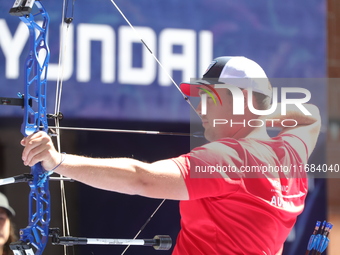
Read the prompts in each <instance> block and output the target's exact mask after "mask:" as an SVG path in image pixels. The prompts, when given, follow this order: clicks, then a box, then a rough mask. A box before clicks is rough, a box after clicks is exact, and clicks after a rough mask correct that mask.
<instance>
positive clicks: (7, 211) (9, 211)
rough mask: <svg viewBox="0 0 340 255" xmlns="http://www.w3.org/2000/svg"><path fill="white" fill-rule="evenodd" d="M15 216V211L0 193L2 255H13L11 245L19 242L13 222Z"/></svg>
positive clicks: (0, 251) (0, 241)
mask: <svg viewBox="0 0 340 255" xmlns="http://www.w3.org/2000/svg"><path fill="white" fill-rule="evenodd" d="M14 216H15V211H14V210H13V208H12V207H11V206H10V205H9V203H8V199H7V197H6V196H5V195H4V194H2V193H0V255H12V254H13V251H12V250H11V249H10V247H9V244H10V243H12V242H15V241H16V240H17V237H16V235H15V230H14V224H13V221H12V218H13V217H14Z"/></svg>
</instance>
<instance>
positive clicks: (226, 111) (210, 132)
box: [196, 88, 243, 142]
mask: <svg viewBox="0 0 340 255" xmlns="http://www.w3.org/2000/svg"><path fill="white" fill-rule="evenodd" d="M215 90H216V92H217V93H218V94H219V96H220V98H221V102H222V104H221V103H220V102H219V101H218V100H216V102H214V100H213V98H212V97H211V96H209V94H207V95H206V96H207V103H206V108H207V111H206V114H204V115H202V114H201V103H200V104H199V105H198V107H197V109H196V110H197V112H198V113H199V114H200V115H201V117H202V125H203V127H204V129H205V132H204V136H205V138H206V139H207V140H208V141H210V142H212V141H215V140H217V139H220V138H225V137H232V136H233V135H234V134H235V133H236V132H237V130H239V128H240V125H235V126H233V127H230V125H215V127H214V120H215V119H225V120H228V121H229V120H231V119H232V120H233V121H237V119H240V116H233V98H232V95H231V94H230V93H229V91H228V90H227V89H225V88H221V89H215ZM210 92H211V93H212V94H213V95H214V96H215V98H216V95H215V94H214V92H213V91H210ZM202 94H205V92H204V91H200V95H201V96H202ZM241 118H242V119H243V116H241Z"/></svg>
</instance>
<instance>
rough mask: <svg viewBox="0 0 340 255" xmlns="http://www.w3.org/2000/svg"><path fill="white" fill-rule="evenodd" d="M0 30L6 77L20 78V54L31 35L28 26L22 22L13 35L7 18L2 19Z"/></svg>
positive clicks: (0, 46) (0, 45) (0, 20)
mask: <svg viewBox="0 0 340 255" xmlns="http://www.w3.org/2000/svg"><path fill="white" fill-rule="evenodd" d="M0 31H1V36H0V48H1V49H2V52H3V53H4V55H5V59H6V65H5V68H6V72H5V73H6V78H7V79H18V78H19V72H20V68H19V66H20V63H19V61H20V55H21V53H22V51H23V49H24V47H25V44H26V41H27V40H28V37H29V34H28V31H27V26H26V25H25V24H24V23H22V22H20V23H19V25H18V28H17V30H16V31H15V33H14V35H13V36H12V35H11V32H10V30H9V28H8V26H7V23H6V20H4V19H0Z"/></svg>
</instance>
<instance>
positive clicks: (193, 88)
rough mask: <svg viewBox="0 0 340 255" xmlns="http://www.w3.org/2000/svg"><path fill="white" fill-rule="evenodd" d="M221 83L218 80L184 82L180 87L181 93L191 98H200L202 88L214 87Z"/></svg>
mask: <svg viewBox="0 0 340 255" xmlns="http://www.w3.org/2000/svg"><path fill="white" fill-rule="evenodd" d="M217 83H220V82H218V81H217V80H216V79H200V80H193V81H190V83H189V82H183V83H181V84H180V85H179V87H180V89H181V91H182V92H183V93H184V94H185V95H187V96H190V97H199V96H200V95H199V91H200V88H202V87H203V88H204V87H208V86H210V85H214V84H217Z"/></svg>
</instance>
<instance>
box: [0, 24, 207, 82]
mask: <svg viewBox="0 0 340 255" xmlns="http://www.w3.org/2000/svg"><path fill="white" fill-rule="evenodd" d="M135 28H136V30H137V32H138V33H139V34H140V35H141V36H142V37H143V40H144V41H145V42H146V44H147V45H148V46H149V47H150V49H151V51H152V52H153V54H155V56H158V58H159V60H160V62H161V63H162V65H163V66H164V68H165V71H166V72H168V73H169V74H170V75H172V72H173V71H180V72H181V73H182V79H181V80H189V79H190V78H192V77H199V76H202V74H203V72H204V70H205V68H206V64H207V63H209V62H210V61H211V59H212V58H213V34H212V32H210V31H206V30H203V31H198V32H197V31H194V30H190V29H173V28H165V29H163V30H162V31H160V32H159V34H158V35H157V33H156V32H155V31H154V30H153V29H152V28H150V27H135ZM65 29H66V28H65ZM68 29H69V31H68V33H67V36H65V38H63V40H64V44H65V45H66V47H65V49H66V51H65V52H64V61H63V62H64V68H63V69H62V72H63V77H64V80H68V79H70V78H71V77H72V76H73V75H75V77H76V80H77V81H78V82H90V81H91V80H92V79H93V77H91V69H92V68H93V65H100V69H101V74H100V77H99V78H96V79H100V81H101V82H102V83H113V82H115V81H116V64H117V73H118V82H119V83H120V84H134V85H151V84H152V83H153V82H154V81H156V80H158V83H159V84H160V85H161V86H170V85H171V81H170V79H169V78H168V77H167V75H166V74H165V72H164V71H163V70H161V69H160V68H159V66H158V65H157V63H156V62H155V60H154V59H153V58H152V56H151V55H150V54H149V53H147V49H146V48H145V47H144V46H142V43H141V42H140V38H136V35H135V33H134V32H133V31H132V30H130V28H129V27H128V26H121V27H119V28H118V30H117V31H118V35H116V31H115V29H114V28H113V27H111V26H109V25H106V24H85V23H80V24H78V25H77V26H73V25H72V24H71V25H70V26H69V28H68ZM0 31H1V36H0V50H1V51H2V52H3V53H4V57H5V65H4V68H5V75H6V79H18V78H19V74H20V68H23V67H22V65H21V64H20V63H19V62H20V61H19V60H20V57H21V56H22V54H24V53H23V50H24V47H25V45H26V43H27V41H28V37H29V35H28V31H27V27H26V26H25V24H23V23H19V25H18V27H17V29H16V30H15V32H14V34H13V35H12V34H11V32H10V29H9V27H8V24H7V23H6V20H5V19H0ZM129 31H130V32H129ZM59 33H60V34H61V28H60V31H59ZM74 35H76V38H75V36H74ZM54 36H55V33H50V34H49V40H50V41H51V40H53V39H54V40H55V38H54ZM116 37H117V39H118V40H117V39H116ZM75 41H76V42H77V44H76V46H75V47H76V51H74V50H73V48H74V47H73V46H74V45H75ZM93 41H98V42H100V44H101V55H100V59H101V63H92V61H91V55H92V47H91V43H92V42H93ZM116 41H117V45H116ZM136 44H141V46H142V47H141V49H142V54H141V62H140V63H141V64H140V66H134V65H133V58H134V56H133V54H134V52H133V48H134V46H136ZM175 47H177V48H178V49H180V50H177V51H174V48H175ZM65 49H62V50H65ZM156 49H158V50H156ZM197 49H198V50H197ZM54 50H58V51H59V49H54ZM116 52H118V56H117V55H116ZM197 52H198V53H197ZM74 58H76V59H77V61H74ZM74 64H75V65H74ZM60 71H61V70H59V68H58V63H50V64H49V73H48V77H47V78H48V80H57V79H58V77H60V75H58V72H60ZM157 73H158V78H157Z"/></svg>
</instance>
